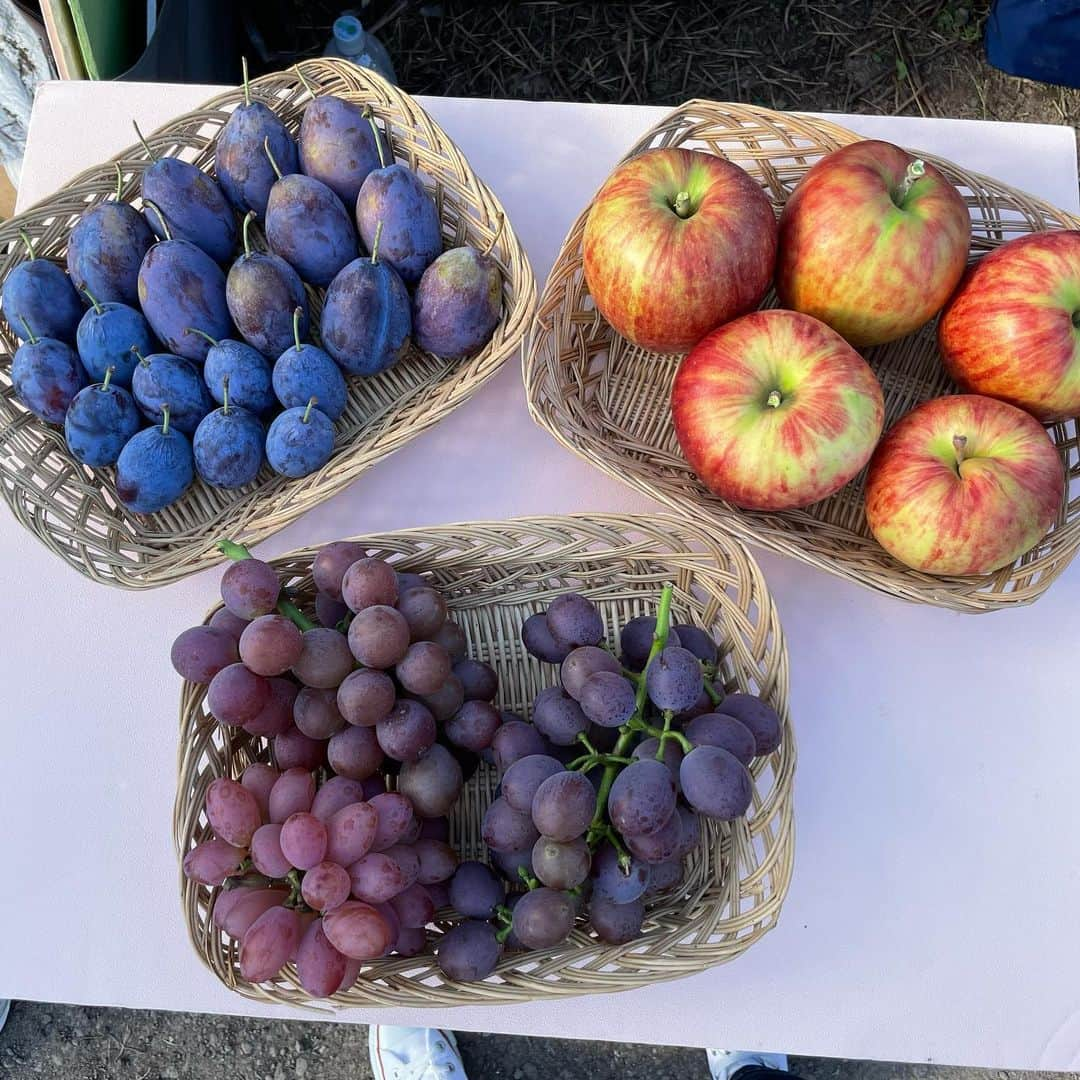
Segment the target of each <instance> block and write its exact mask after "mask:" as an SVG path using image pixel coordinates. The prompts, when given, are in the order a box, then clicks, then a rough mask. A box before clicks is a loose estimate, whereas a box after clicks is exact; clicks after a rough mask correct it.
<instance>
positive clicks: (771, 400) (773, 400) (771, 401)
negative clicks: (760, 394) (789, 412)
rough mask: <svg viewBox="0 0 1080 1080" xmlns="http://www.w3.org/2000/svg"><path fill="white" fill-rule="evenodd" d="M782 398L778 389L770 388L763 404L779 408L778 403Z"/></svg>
mask: <svg viewBox="0 0 1080 1080" xmlns="http://www.w3.org/2000/svg"><path fill="white" fill-rule="evenodd" d="M783 400H784V399H783V398H782V397H781V396H780V391H779V390H770V391H769V396H768V397H767V398H766V399H765V404H766V405H768V406H769V408H770V409H779V408H780V403H781V402H782V401H783Z"/></svg>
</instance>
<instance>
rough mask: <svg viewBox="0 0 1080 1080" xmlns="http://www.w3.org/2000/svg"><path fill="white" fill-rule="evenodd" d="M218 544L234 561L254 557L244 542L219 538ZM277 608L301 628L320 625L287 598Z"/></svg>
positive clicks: (224, 553) (308, 628) (309, 628)
mask: <svg viewBox="0 0 1080 1080" xmlns="http://www.w3.org/2000/svg"><path fill="white" fill-rule="evenodd" d="M217 546H218V551H220V552H221V553H222V555H225V556H227V557H228V558H230V559H232V560H233V561H234V562H242V561H243V560H244V559H251V558H253V557H254V556H253V555H252V554H251V552H250V551H248V549H247V548H246V547H244V545H243V544H237V543H235V542H233V541H232V540H219V541H218V543H217ZM277 609H278V611H279V612H280V613H281V614H282V615H284V616H285V618H286V619H290V620H291V621H292V622H294V623H296V625H297V626H298V627H300V629H301V630H314V629H315V628H316V627H317V626H318V623H315V622H312V621H311V619H309V618H308V617H307V616H306V615H305V614H304V613H303V612H302V611H301V610H300V609H299V608H298V607H297V606H296V605H295V604H294V603H293V602H292V601H291V600H287V599H285V598H282V599H280V600H278V602H277Z"/></svg>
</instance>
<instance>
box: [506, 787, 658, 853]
mask: <svg viewBox="0 0 1080 1080" xmlns="http://www.w3.org/2000/svg"><path fill="white" fill-rule="evenodd" d="M612 792H614V787H613V788H612ZM673 800H674V796H673ZM595 813H596V792H595V790H593V786H592V784H591V783H589V778H588V777H587V776H584V775H582V774H581V773H579V772H565V771H564V772H559V773H556V774H555V775H554V776H549V777H548V778H547V779H546V780H545V781H544V782H543V783H542V784H541V785H540V786H539V787H538V788H537V789H536V794H535V795H534V796H533V801H532V822H533V824H534V825H535V826H536V828H537V829H538V830H539V832H540V834H541V835H542V836H547V837H549V838H550V839H552V840H557V841H559V843H561V844H568V843H569V842H570V841H571V840H573V839H575V838H576V837H578V836H581V834H582V833H584V832H585V830H586V829H587V828H588V827H589V823H590V822H591V821H592V819H593V815H594V814H595ZM486 839H487V837H486V836H485V840H486ZM513 846H514V847H515V848H518V847H521V846H522V845H521V844H514V845H513Z"/></svg>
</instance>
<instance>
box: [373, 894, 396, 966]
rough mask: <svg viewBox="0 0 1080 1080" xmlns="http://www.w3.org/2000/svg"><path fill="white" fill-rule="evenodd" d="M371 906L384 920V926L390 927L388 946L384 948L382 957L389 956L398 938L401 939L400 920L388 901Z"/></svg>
mask: <svg viewBox="0 0 1080 1080" xmlns="http://www.w3.org/2000/svg"><path fill="white" fill-rule="evenodd" d="M371 906H372V907H373V908H374V909H375V910H376V911H377V912H378V913H379V914H380V915H381V916H382V917H383V918H384V919H385V920H386V925H387V926H389V927H390V944H389V945H387V946H386V951H385V952H384V953H383V956H389V955H390V953H392V952H393V951H394V948H395V946H396V945H397V940H398V938H399V937H401V920H400V919H399V918H398V916H397V912H396V911H395V910H394V909H393V907H391V905H390V901H389V900H384V901H383V902H382V903H381V904H372V905H371Z"/></svg>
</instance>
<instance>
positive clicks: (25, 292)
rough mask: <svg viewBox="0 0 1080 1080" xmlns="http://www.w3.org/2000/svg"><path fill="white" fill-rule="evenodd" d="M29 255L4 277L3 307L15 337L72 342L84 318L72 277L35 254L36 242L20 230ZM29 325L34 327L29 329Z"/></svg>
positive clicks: (54, 264) (0, 306)
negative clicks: (35, 337)
mask: <svg viewBox="0 0 1080 1080" xmlns="http://www.w3.org/2000/svg"><path fill="white" fill-rule="evenodd" d="M19 235H20V236H21V237H22V241H23V243H24V244H25V245H26V250H27V251H28V252H29V253H30V258H29V259H28V260H27V261H26V262H21V263H19V265H18V266H16V267H14V269H12V271H11V272H10V273H9V274H8V276H7V277H6V278H4V286H3V289H2V290H0V309H2V310H3V313H4V318H5V319H7V322H8V326H10V327H11V329H12V332H13V333H14V334H15V336H16V337H18V338H21V339H22V340H23V341H29V340H30V337H31V336H33V335H36V336H38V337H41V338H54V339H55V340H57V341H66V342H68V343H69V344H70V343H71V342H73V341H74V340H75V330H76V328H77V327H78V325H79V320H80V319H81V318H82V313H83V305H82V302H81V301H80V300H79V294H78V293H77V292H76V291H75V286H74V285H72V284H71V278H69V277H68V276H67V274H65V273H64V271H63V270H61V269H60V267H59V266H57V265H56V263H54V262H50V261H49V260H48V259H38V258H35V256H34V246H33V244H32V243H31V242H30V237H29V236H28V235H27V233H26V232H25V231H20V233H19ZM27 326H29V327H32V330H27Z"/></svg>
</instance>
